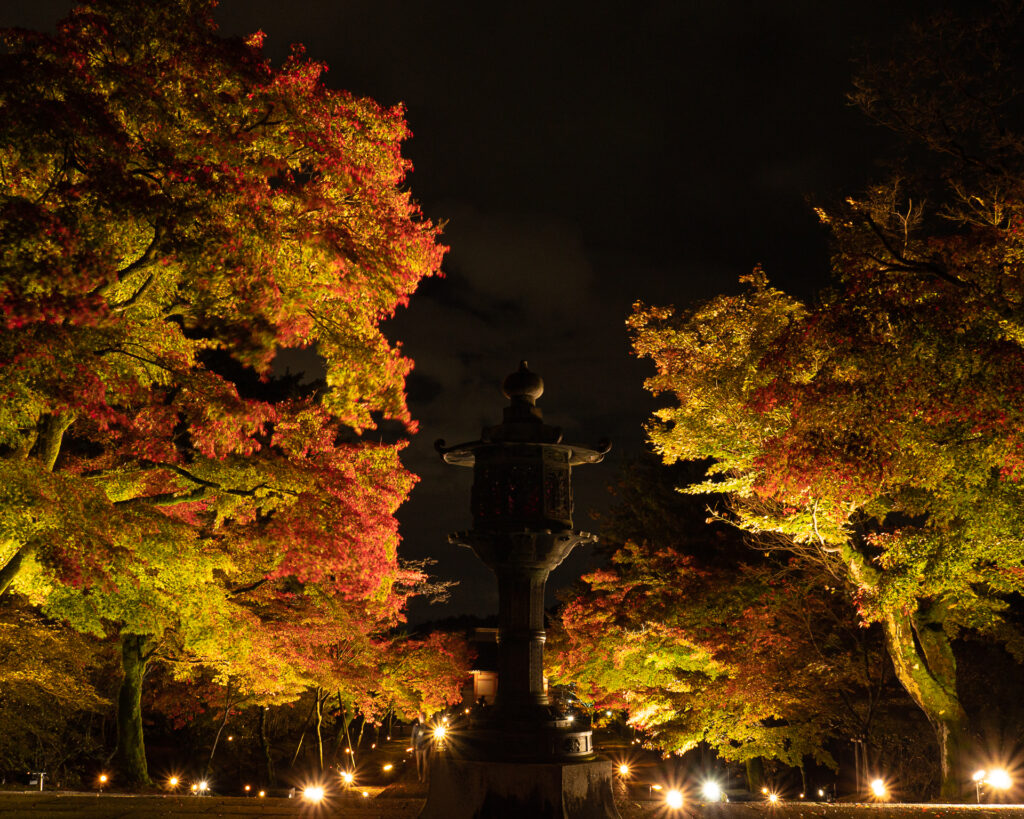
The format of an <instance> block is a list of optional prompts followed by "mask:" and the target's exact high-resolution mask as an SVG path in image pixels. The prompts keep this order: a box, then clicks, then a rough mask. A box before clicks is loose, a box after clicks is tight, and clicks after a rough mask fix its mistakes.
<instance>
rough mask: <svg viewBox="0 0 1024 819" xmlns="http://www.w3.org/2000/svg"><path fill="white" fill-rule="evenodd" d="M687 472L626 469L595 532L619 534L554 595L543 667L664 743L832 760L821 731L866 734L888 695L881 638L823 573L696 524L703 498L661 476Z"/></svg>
mask: <svg viewBox="0 0 1024 819" xmlns="http://www.w3.org/2000/svg"><path fill="white" fill-rule="evenodd" d="M696 471H697V470H694V469H688V470H682V471H680V470H671V471H670V470H667V469H664V468H661V469H653V468H652V467H651V465H648V464H643V463H640V464H637V465H634V466H633V467H632V468H630V469H629V470H627V471H626V472H625V473H624V476H623V479H622V480H621V481H619V484H618V487H617V490H616V494H617V497H618V499H619V503H618V504H616V506H615V508H613V510H612V512H611V514H610V515H608V516H607V517H606V519H605V520H604V521H603V522H604V524H605V526H604V527H603V529H604V533H603V535H602V540H603V541H604V542H607V541H608V540H609V539H610V540H611V541H612V542H613V543H614V542H616V541H617V542H618V544H619V545H618V547H617V548H615V549H614V551H613V552H612V553H611V560H610V565H609V566H608V567H607V568H606V569H603V570H601V571H599V572H596V573H594V574H592V575H589V576H588V577H586V578H584V580H585V581H586V583H587V588H586V589H585V590H584V591H581V592H579V593H578V594H577V595H575V596H574V597H573V598H572V599H570V600H569V601H567V603H566V605H565V606H564V608H563V610H562V615H561V622H560V624H559V626H560V627H559V628H558V629H557V630H555V631H554V632H553V634H552V639H551V643H552V649H553V651H552V666H553V667H552V674H553V675H554V677H555V678H556V679H558V680H559V681H560V682H563V683H574V684H575V685H576V687H577V689H578V690H580V692H581V694H582V695H583V696H584V697H585V698H590V699H594V700H596V701H597V702H598V703H599V704H600V705H601V706H609V705H610V706H613V707H616V708H623V709H625V710H627V711H628V713H629V717H628V719H629V723H630V724H631V725H633V726H635V727H637V728H639V729H641V730H643V731H644V732H645V734H646V735H647V736H648V737H649V738H650V742H651V744H652V745H653V746H656V747H659V748H661V749H664V750H665V751H671V752H676V753H684V752H686V751H687V750H689V749H691V748H693V747H695V746H696V745H697V744H698V743H700V742H704V743H707V744H708V745H710V746H711V747H713V748H714V749H715V750H716V751H717V753H718V754H719V756H720V757H721V758H723V759H728V760H732V761H737V762H748V763H750V762H754V761H756V760H757V759H758V758H767V759H777V760H780V761H782V762H784V763H785V764H789V765H792V766H796V767H802V766H803V764H804V759H805V757H810V758H814V759H815V760H817V761H818V762H821V763H824V764H827V765H831V766H833V767H834V766H835V764H836V763H835V761H834V759H833V758H832V755H831V753H830V751H829V749H828V747H827V746H828V744H829V742H830V740H832V739H833V738H835V737H842V738H843V739H845V738H847V737H851V736H857V737H861V736H866V735H867V734H868V731H869V727H870V724H871V721H872V717H873V714H874V712H875V710H876V707H877V705H878V702H879V700H880V697H881V696H882V694H883V693H885V692H884V691H883V689H884V677H885V672H886V668H885V665H884V664H883V663H882V662H881V657H880V655H879V648H880V645H879V644H878V642H877V640H876V639H872V638H873V636H874V635H871V634H869V633H867V632H866V631H865V630H864V629H861V628H858V627H857V622H856V619H855V617H854V616H853V613H852V612H851V611H850V610H849V609H848V607H847V608H843V607H840V606H838V605H837V601H836V599H835V596H834V581H832V582H831V583H830V582H829V581H830V578H829V577H828V576H827V575H824V576H823V573H822V572H820V571H817V570H816V569H815V568H814V567H806V566H798V565H795V564H791V563H782V562H780V561H778V560H777V559H775V557H774V555H772V554H770V553H769V554H768V555H766V554H764V553H763V552H762V551H760V550H759V551H754V550H752V549H751V548H749V546H748V545H747V544H746V543H744V542H742V541H741V540H740V538H739V537H737V536H736V535H735V533H734V532H735V530H730V528H726V527H723V526H722V525H721V524H716V525H713V526H708V525H706V520H705V519H706V518H707V514H708V513H707V511H706V510H705V508H704V507H705V503H706V502H705V501H704V500H703V499H697V498H694V497H692V496H687V495H680V494H679V493H677V492H674V491H673V486H672V483H671V481H672V479H682V480H684V481H685V480H686V475H685V474H684V473H690V474H694V473H695V472H696ZM673 495H674V497H673ZM644 534H648V535H650V537H647V538H642V536H643V535H644ZM622 538H625V542H623V540H622ZM632 538H635V539H636V540H633V539H632ZM641 538H642V540H641ZM606 548H607V547H606ZM756 767H757V766H756V765H755V766H754V767H753V768H751V770H750V772H751V774H752V775H753V774H755V769H756Z"/></svg>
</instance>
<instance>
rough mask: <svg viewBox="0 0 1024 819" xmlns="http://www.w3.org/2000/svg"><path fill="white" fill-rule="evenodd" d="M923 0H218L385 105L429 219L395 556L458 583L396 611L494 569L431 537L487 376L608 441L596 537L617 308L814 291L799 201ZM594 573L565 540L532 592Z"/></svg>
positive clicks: (451, 502)
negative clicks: (513, 375)
mask: <svg viewBox="0 0 1024 819" xmlns="http://www.w3.org/2000/svg"><path fill="white" fill-rule="evenodd" d="M71 5H72V4H71V3H70V2H67V1H66V0H65V1H64V2H56V1H55V0H31V2H25V1H24V0H0V25H3V26H7V25H20V26H25V27H29V28H41V29H48V28H52V27H53V24H54V22H55V21H56V20H57V19H58V18H60V17H62V16H63V15H64V13H65V12H66V11H67V9H69V8H70V6H71ZM897 5H898V9H897V8H894V7H895V6H897ZM936 5H937V4H936V3H935V2H923V0H920V1H918V0H914V2H910V1H909V0H908V1H907V2H902V3H899V4H895V3H892V2H891V0H890V2H880V1H879V0H825V2H822V0H762V1H761V2H757V1H756V0H745V2H741V1H740V0H717V2H715V1H712V0H687V1H686V2H681V1H680V2H642V1H640V2H630V3H627V2H581V1H580V0H572V2H547V3H537V2H517V3H498V2H488V0H482V1H478V2H450V1H449V0H431V2H426V0H421V1H420V2H417V1H416V0H405V2H399V0H290V2H287V3H285V2H281V0H273V1H272V0H223V2H222V3H221V6H220V8H219V10H218V15H217V16H218V19H219V20H220V22H221V25H222V27H223V31H224V33H226V34H229V35H235V34H239V35H241V34H247V33H250V32H252V31H255V30H257V29H262V30H263V31H265V32H266V33H267V35H268V37H267V47H268V50H269V54H270V56H272V57H274V58H275V59H276V58H279V57H280V56H282V55H283V54H284V53H286V52H287V49H288V45H289V44H290V43H293V42H302V43H304V44H305V45H306V47H307V49H308V53H309V54H310V56H312V57H314V58H316V59H319V60H323V61H325V62H326V63H327V64H328V65H329V66H330V71H329V73H328V75H327V81H328V83H329V84H331V85H333V86H335V87H339V88H346V89H348V90H349V91H352V92H353V93H356V94H364V95H368V96H371V97H373V98H375V99H377V100H378V101H379V102H381V103H384V104H388V105H390V104H393V103H397V102H403V103H404V104H405V105H406V108H407V119H408V121H409V123H410V126H411V128H412V131H413V134H414V136H413V138H412V139H411V140H410V141H409V142H408V143H407V144H406V155H407V156H409V157H410V158H411V159H412V161H413V163H414V165H415V171H414V173H413V174H412V175H411V177H410V179H409V185H410V187H411V189H412V191H413V194H414V196H415V198H416V199H417V200H418V201H419V202H420V203H421V205H422V207H423V209H424V211H425V212H426V214H427V215H428V216H430V217H431V218H433V219H435V220H438V221H445V222H446V223H447V226H446V229H445V233H444V241H445V243H446V244H448V245H449V246H450V247H451V251H450V253H449V255H448V256H447V259H446V262H445V265H444V268H445V271H446V277H445V278H444V279H437V280H431V281H428V282H426V283H424V285H423V286H422V287H421V289H420V291H419V292H418V293H417V294H416V295H415V296H414V297H413V300H412V302H411V304H410V306H409V308H408V309H405V310H402V311H401V312H400V313H399V315H398V316H396V317H395V319H394V320H392V321H391V322H389V324H388V325H387V328H388V335H389V337H391V338H392V339H398V340H401V341H402V342H403V343H404V349H405V352H406V354H407V355H409V356H411V357H412V358H413V359H414V360H415V362H416V369H415V372H414V374H413V377H412V378H411V380H410V382H409V399H410V408H411V410H412V413H413V415H414V417H416V418H417V419H418V420H419V422H420V433H419V435H417V436H416V438H415V439H414V440H413V441H412V443H411V445H410V446H409V448H408V449H407V450H406V456H405V458H404V460H405V462H406V465H407V466H408V467H409V468H410V469H411V470H412V471H414V472H415V473H417V474H418V475H419V476H420V477H421V481H420V483H419V485H418V486H417V488H416V489H415V490H414V492H413V495H412V498H411V499H410V501H409V502H408V503H407V504H406V505H405V506H404V507H403V508H402V510H401V511H400V519H401V521H402V531H403V537H404V543H403V546H402V553H403V554H404V555H405V556H406V557H408V558H421V557H432V558H434V559H436V560H437V561H438V565H437V566H436V567H435V573H436V574H438V575H439V576H442V577H445V578H449V579H457V580H459V581H460V585H459V587H458V588H456V589H455V590H454V592H453V595H452V599H451V601H450V603H449V604H447V605H446V606H445V607H444V608H443V609H442V608H439V607H434V608H428V607H426V606H425V605H423V604H414V605H413V607H412V610H411V619H412V620H413V621H419V620H424V619H433V618H437V617H443V616H447V615H449V614H459V613H466V612H475V613H480V614H489V613H492V612H493V611H494V610H495V609H496V602H497V594H496V590H495V587H494V581H493V577H492V575H491V574H490V572H489V571H488V570H487V569H486V568H484V567H483V566H482V564H480V563H479V561H478V560H477V559H476V558H475V557H474V556H473V555H472V553H470V552H469V551H468V550H465V549H462V548H460V547H455V546H450V545H449V544H448V543H447V538H446V535H447V533H448V532H450V531H454V530H459V529H466V528H468V527H469V525H470V522H471V521H470V516H469V486H470V478H471V475H470V472H469V470H464V469H459V468H456V467H451V466H446V465H444V464H442V463H441V462H440V461H439V459H438V457H437V455H436V453H435V452H434V450H433V441H434V440H435V439H436V438H445V439H447V440H448V442H449V443H454V442H457V441H465V440H471V439H474V438H476V437H477V436H478V435H479V431H480V427H481V426H482V425H485V424H487V425H490V424H494V423H497V422H498V421H500V418H501V407H502V406H503V405H504V404H505V403H506V402H505V399H504V398H503V397H502V395H501V393H500V391H499V387H500V384H501V381H502V379H503V378H504V376H505V375H506V374H507V373H509V372H511V371H512V370H513V369H515V367H516V366H517V364H518V362H519V360H520V359H524V358H525V359H527V360H528V361H529V362H530V367H531V369H533V370H534V371H536V372H538V373H539V374H541V375H542V376H543V377H544V379H545V382H546V392H545V395H544V397H543V398H542V399H541V401H540V406H541V407H542V409H543V410H544V412H545V420H546V421H547V422H548V423H553V424H557V425H560V426H561V427H562V428H563V429H564V431H565V438H566V440H567V441H569V442H574V443H585V444H592V443H595V442H596V441H597V440H598V439H599V438H602V437H609V438H611V440H612V441H613V445H614V447H615V448H614V450H613V452H612V454H611V455H610V456H609V457H608V458H607V459H606V460H605V462H604V464H601V465H599V466H590V467H586V468H583V469H580V470H577V471H576V472H575V479H576V480H575V484H576V510H577V511H576V525H577V527H578V528H581V529H586V530H594V529H595V528H597V530H598V531H599V525H598V524H596V523H595V522H594V521H592V520H591V517H590V514H589V512H590V511H591V510H600V508H602V506H604V505H606V504H607V498H608V494H607V491H606V489H605V487H606V486H607V484H609V483H611V482H612V481H613V480H614V478H615V475H616V472H617V470H618V469H619V468H620V467H621V465H622V464H623V463H624V462H625V461H627V460H629V459H632V458H635V457H636V456H637V455H638V454H639V453H640V452H641V450H642V448H643V443H644V435H643V429H642V426H643V423H644V421H645V420H646V418H647V417H648V416H649V414H650V411H651V409H652V408H653V407H654V406H655V402H654V400H653V399H652V398H651V397H650V396H648V395H647V394H646V393H645V392H644V390H643V386H642V382H643V379H644V377H645V375H646V374H647V367H646V365H645V364H644V363H642V362H638V361H636V360H635V359H632V358H631V357H630V355H629V343H628V338H627V336H626V333H625V328H624V321H625V318H626V316H627V314H628V313H629V310H630V306H631V304H632V303H633V302H634V301H636V300H644V301H648V302H653V303H674V304H677V305H685V304H689V303H692V302H694V301H696V300H700V299H704V298H708V297H711V296H713V295H715V294H716V293H719V292H725V291H732V292H735V291H736V289H737V286H738V285H737V280H738V277H739V276H741V275H743V274H745V273H747V272H749V271H750V270H751V268H753V267H754V265H756V264H762V265H763V266H764V267H765V269H766V271H767V273H768V275H769V277H770V278H771V279H772V280H773V282H775V283H776V284H778V285H780V286H782V287H783V288H784V289H787V290H789V291H791V292H794V293H796V294H799V295H801V296H806V297H809V296H811V294H813V292H814V291H815V290H816V289H817V288H818V287H820V286H822V285H824V284H825V283H826V282H827V280H828V256H827V245H826V237H825V235H824V233H823V231H822V230H821V229H820V228H819V226H818V225H817V223H816V221H815V218H814V216H813V213H812V211H811V208H810V205H809V202H810V201H816V200H817V201H828V200H829V199H830V198H832V197H834V196H836V195H839V194H841V193H843V192H855V191H857V190H858V189H859V188H860V187H862V186H863V185H864V184H865V183H867V182H868V181H870V180H871V178H872V177H873V176H875V175H878V174H880V173H881V171H880V170H879V169H878V168H877V160H878V158H879V157H881V156H883V155H885V154H886V153H887V150H888V137H887V135H886V134H885V132H883V131H881V130H880V129H878V128H876V127H874V126H872V125H871V123H870V122H868V121H867V120H866V119H865V118H864V117H863V116H862V115H861V114H860V113H859V112H857V111H856V110H854V109H852V108H851V107H850V106H849V105H848V104H847V102H846V99H845V95H846V92H847V91H848V90H849V89H850V78H851V74H852V71H853V62H852V60H853V59H854V58H855V57H857V56H859V55H861V54H862V53H863V52H864V49H865V46H868V45H871V46H879V45H886V44H889V43H892V42H894V41H898V40H897V38H898V35H899V33H900V31H901V30H902V29H903V28H904V27H905V25H906V21H907V20H909V19H911V18H913V17H914V16H915V14H918V15H919V14H920V13H921V12H922V10H927V9H935V8H936ZM301 366H302V365H301V361H300V360H298V359H297V360H296V361H295V362H294V364H293V369H294V368H297V367H301ZM591 562H592V556H591V555H590V553H589V551H588V550H580V552H579V553H578V554H577V555H575V556H574V557H573V558H570V560H569V561H567V562H566V564H564V565H563V566H562V567H561V568H560V569H559V570H558V571H557V572H556V574H555V576H554V577H553V579H552V583H551V584H550V585H551V586H553V587H557V586H559V585H564V584H566V583H569V582H571V581H572V579H573V578H574V577H576V576H578V575H579V574H580V572H581V571H585V570H586V568H587V567H588V566H589V565H590V564H591Z"/></svg>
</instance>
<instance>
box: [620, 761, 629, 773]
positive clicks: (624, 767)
mask: <svg viewBox="0 0 1024 819" xmlns="http://www.w3.org/2000/svg"><path fill="white" fill-rule="evenodd" d="M619 776H629V765H627V764H626V763H625V762H623V763H622V764H621V765H619Z"/></svg>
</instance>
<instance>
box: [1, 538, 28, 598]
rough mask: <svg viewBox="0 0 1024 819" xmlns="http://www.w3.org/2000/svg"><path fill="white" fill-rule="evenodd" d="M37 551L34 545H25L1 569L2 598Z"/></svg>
mask: <svg viewBox="0 0 1024 819" xmlns="http://www.w3.org/2000/svg"><path fill="white" fill-rule="evenodd" d="M35 551H36V547H35V546H34V545H29V544H25V545H24V546H22V547H21V548H20V549H18V551H16V552H15V553H14V556H13V557H12V558H11V559H10V560H8V561H7V563H5V564H4V566H3V568H0V597H2V596H3V595H4V593H5V592H6V591H7V589H9V588H10V586H11V583H13V582H14V578H15V577H17V576H18V572H19V571H21V567H22V565H24V563H25V560H26V558H29V557H31V556H32V555H33V554H35Z"/></svg>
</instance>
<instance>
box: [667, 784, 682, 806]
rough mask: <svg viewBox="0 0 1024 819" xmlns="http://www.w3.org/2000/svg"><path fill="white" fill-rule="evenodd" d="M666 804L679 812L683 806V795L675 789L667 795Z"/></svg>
mask: <svg viewBox="0 0 1024 819" xmlns="http://www.w3.org/2000/svg"><path fill="white" fill-rule="evenodd" d="M665 804H666V805H668V807H670V808H671V809H672V810H679V809H680V808H681V807H682V806H683V795H682V794H681V793H680V792H679V791H677V790H676V789H675V788H673V789H672V790H670V791H669V792H668V793H666V794H665Z"/></svg>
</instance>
